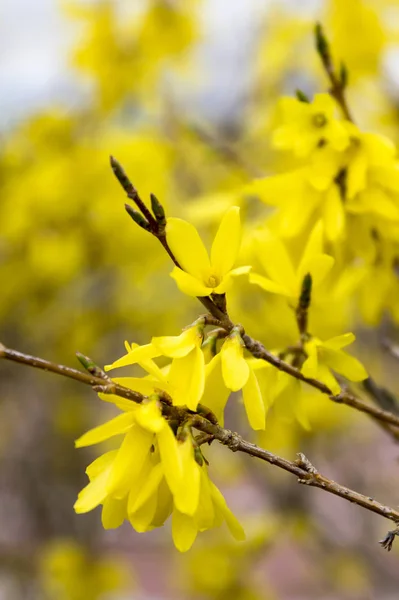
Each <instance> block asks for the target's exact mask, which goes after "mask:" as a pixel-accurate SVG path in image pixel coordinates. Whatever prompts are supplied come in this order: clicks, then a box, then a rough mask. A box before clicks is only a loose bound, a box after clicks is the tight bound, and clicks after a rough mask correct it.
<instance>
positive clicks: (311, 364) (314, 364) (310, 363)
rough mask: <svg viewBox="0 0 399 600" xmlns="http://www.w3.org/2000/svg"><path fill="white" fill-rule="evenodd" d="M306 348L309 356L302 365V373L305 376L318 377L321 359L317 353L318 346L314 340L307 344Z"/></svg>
mask: <svg viewBox="0 0 399 600" xmlns="http://www.w3.org/2000/svg"><path fill="white" fill-rule="evenodd" d="M305 350H306V352H307V355H308V358H307V359H306V360H305V362H304V363H303V365H302V369H301V371H302V373H303V374H304V375H305V377H312V378H313V379H314V378H316V377H317V374H318V370H319V360H318V354H317V346H316V344H315V343H314V341H313V340H311V341H310V342H308V343H306V344H305Z"/></svg>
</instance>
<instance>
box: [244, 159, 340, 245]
mask: <svg viewBox="0 0 399 600" xmlns="http://www.w3.org/2000/svg"><path fill="white" fill-rule="evenodd" d="M321 152H323V157H325V158H326V161H327V162H324V160H321V159H320V160H319V159H317V160H316V162H315V163H314V165H309V166H305V167H301V168H299V169H296V170H294V171H289V172H287V173H283V174H280V175H274V176H272V177H266V178H263V179H257V180H254V181H253V182H252V183H251V184H249V185H248V186H247V188H246V190H245V193H248V194H251V195H256V196H258V197H259V198H260V200H262V201H263V202H265V203H266V204H268V205H271V206H275V207H277V208H278V211H277V212H276V214H275V215H273V217H272V219H271V223H273V226H274V228H275V231H276V232H277V233H278V234H279V235H281V236H282V237H287V238H293V237H295V236H298V235H299V234H301V233H302V232H303V231H304V230H305V229H306V228H307V227H308V226H309V225H313V224H314V223H315V222H316V221H318V220H320V219H321V220H322V222H323V228H324V231H325V235H326V238H327V239H328V240H330V241H336V240H338V239H341V238H342V237H343V236H344V233H345V208H344V205H343V203H342V199H341V192H340V189H339V186H338V185H337V183H336V182H335V177H336V175H337V173H338V171H337V170H335V168H333V167H334V165H335V164H336V160H335V157H334V156H331V155H330V153H327V151H326V150H324V149H320V150H317V156H318V155H319V153H321ZM327 154H329V155H330V156H328V157H327ZM327 158H328V160H327ZM329 161H331V162H329Z"/></svg>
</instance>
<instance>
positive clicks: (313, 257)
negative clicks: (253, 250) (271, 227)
mask: <svg viewBox="0 0 399 600" xmlns="http://www.w3.org/2000/svg"><path fill="white" fill-rule="evenodd" d="M257 256H258V257H259V260H260V261H261V263H262V266H263V268H264V270H265V271H266V273H267V275H268V276H269V277H264V276H263V275H258V274H257V273H250V274H249V281H250V282H251V283H255V284H257V285H259V286H260V287H261V288H262V289H264V290H266V291H267V292H271V293H274V294H282V295H283V296H287V297H288V298H294V299H297V298H298V297H299V295H300V292H301V287H302V282H303V278H304V277H305V275H306V274H307V273H310V275H311V276H312V289H314V288H317V286H318V285H320V284H321V283H322V282H323V281H324V279H325V278H326V276H327V275H328V273H329V272H330V270H331V268H332V266H333V264H334V259H333V258H332V257H331V256H328V255H327V254H323V228H322V223H321V221H319V222H318V223H317V224H316V225H315V227H314V228H313V231H312V232H311V234H310V237H309V240H308V242H307V244H306V246H305V248H304V251H303V254H302V256H301V258H300V260H299V263H298V265H297V266H296V267H295V266H294V264H293V261H292V260H291V258H290V256H289V254H288V251H287V249H286V246H285V245H284V243H283V242H282V241H281V240H279V239H278V238H277V237H275V236H273V235H272V233H270V232H269V231H264V232H262V235H261V236H259V237H258V238H257Z"/></svg>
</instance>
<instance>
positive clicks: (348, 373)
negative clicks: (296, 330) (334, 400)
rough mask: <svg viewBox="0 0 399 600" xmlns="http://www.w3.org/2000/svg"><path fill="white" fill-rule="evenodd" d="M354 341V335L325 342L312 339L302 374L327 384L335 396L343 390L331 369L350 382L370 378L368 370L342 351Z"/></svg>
mask: <svg viewBox="0 0 399 600" xmlns="http://www.w3.org/2000/svg"><path fill="white" fill-rule="evenodd" d="M354 340H355V336H354V335H353V333H345V334H344V335H339V336H337V337H333V338H330V339H329V340H326V341H325V342H322V341H321V340H319V339H317V338H311V339H310V340H309V341H308V342H306V343H305V351H306V353H307V355H308V358H307V359H306V360H305V362H304V363H303V365H302V373H303V374H304V375H305V376H306V377H313V378H314V379H319V380H320V381H322V382H323V383H325V384H326V385H327V386H328V387H329V388H330V390H331V392H332V393H333V394H334V395H337V394H339V393H340V391H341V388H340V385H339V383H338V382H337V380H336V379H335V377H334V375H333V374H332V373H331V369H332V370H333V371H336V372H337V373H340V374H341V375H343V376H344V377H346V378H347V379H349V380H350V381H363V379H366V378H367V377H368V375H367V372H366V369H365V368H364V367H363V365H362V364H361V362H359V361H358V360H357V358H355V357H354V356H351V355H350V354H347V353H346V352H344V351H343V350H342V348H344V347H345V346H348V345H349V344H351V343H352V342H353V341H354Z"/></svg>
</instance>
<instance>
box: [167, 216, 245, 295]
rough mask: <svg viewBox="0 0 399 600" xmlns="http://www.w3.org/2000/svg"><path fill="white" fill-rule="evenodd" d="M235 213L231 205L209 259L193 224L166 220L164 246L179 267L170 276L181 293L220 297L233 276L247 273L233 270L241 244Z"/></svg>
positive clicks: (177, 220)
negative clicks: (169, 250)
mask: <svg viewBox="0 0 399 600" xmlns="http://www.w3.org/2000/svg"><path fill="white" fill-rule="evenodd" d="M239 211H240V209H239V208H238V207H237V206H233V207H231V208H230V209H229V210H228V211H227V212H226V214H225V215H224V217H223V219H222V221H221V223H220V226H219V229H218V231H217V233H216V236H215V239H214V241H213V244H212V249H211V254H210V257H209V256H208V252H207V250H206V249H205V246H204V245H203V243H202V240H201V238H200V236H199V234H198V231H197V230H196V229H195V227H194V226H193V225H191V224H190V223H188V222H187V221H183V220H182V219H175V218H170V219H168V220H167V226H166V234H167V240H168V244H169V246H170V249H171V250H172V252H173V254H174V256H175V258H176V259H177V261H178V263H179V265H180V267H181V268H179V267H175V268H174V269H173V271H172V273H171V277H173V279H174V280H175V281H176V283H177V285H178V287H179V289H180V290H181V291H182V292H184V293H185V294H188V295H189V296H209V295H210V294H212V293H216V294H223V293H225V292H226V291H227V290H228V289H229V287H230V285H231V283H232V276H233V275H240V274H242V273H246V272H248V271H249V269H250V267H238V268H236V269H234V268H233V267H234V264H235V262H236V260H237V256H238V253H239V249H240V242H241V226H240V214H239Z"/></svg>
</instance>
